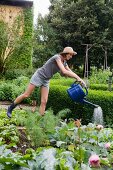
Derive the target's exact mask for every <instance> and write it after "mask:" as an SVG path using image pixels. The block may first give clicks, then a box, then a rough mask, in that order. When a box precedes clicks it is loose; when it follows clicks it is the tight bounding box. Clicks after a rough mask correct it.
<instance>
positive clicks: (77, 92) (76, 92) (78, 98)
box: [67, 83, 99, 107]
mask: <svg viewBox="0 0 113 170" xmlns="http://www.w3.org/2000/svg"><path fill="white" fill-rule="evenodd" d="M67 92H68V95H69V97H70V98H71V99H72V100H73V101H74V102H77V103H85V104H90V105H92V106H94V107H99V106H98V105H96V104H93V103H91V102H89V101H87V100H86V96H87V95H88V90H87V88H86V87H85V92H84V90H83V88H82V86H81V85H80V84H76V83H73V84H72V85H71V87H70V88H69V89H67Z"/></svg>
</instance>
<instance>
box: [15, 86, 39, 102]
mask: <svg viewBox="0 0 113 170" xmlns="http://www.w3.org/2000/svg"><path fill="white" fill-rule="evenodd" d="M35 87H36V86H35V85H33V84H29V85H28V87H27V89H26V91H25V92H24V93H23V94H21V95H20V96H18V97H17V98H16V99H15V101H14V103H15V104H19V103H20V102H21V101H23V100H24V99H25V98H28V97H29V96H30V95H31V94H32V92H33V91H34V89H35Z"/></svg>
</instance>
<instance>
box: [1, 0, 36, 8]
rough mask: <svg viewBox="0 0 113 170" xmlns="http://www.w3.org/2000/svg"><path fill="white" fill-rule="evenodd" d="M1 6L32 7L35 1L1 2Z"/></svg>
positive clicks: (7, 0)
mask: <svg viewBox="0 0 113 170" xmlns="http://www.w3.org/2000/svg"><path fill="white" fill-rule="evenodd" d="M0 5H12V6H23V7H32V6H33V0H0Z"/></svg>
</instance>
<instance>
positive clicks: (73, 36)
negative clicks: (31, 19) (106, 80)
mask: <svg viewBox="0 0 113 170" xmlns="http://www.w3.org/2000/svg"><path fill="white" fill-rule="evenodd" d="M50 2H51V6H50V13H49V15H48V16H46V25H48V27H49V29H47V27H46V28H45V29H46V30H45V29H44V23H45V19H42V20H41V21H42V23H39V24H38V28H39V27H40V25H42V26H43V32H42V33H41V34H40V37H42V36H43V35H44V34H45V31H46V33H47V34H46V37H43V40H42V42H46V45H47V47H48V49H52V50H53V49H54V50H53V51H55V50H56V51H60V50H61V49H62V48H63V47H65V46H72V47H73V48H74V49H75V50H77V52H78V55H79V59H81V61H82V63H83V62H84V55H85V46H83V44H92V45H93V48H91V50H90V51H89V54H90V55H89V59H90V60H89V61H90V64H92V65H97V66H99V63H100V64H101V65H103V64H104V57H105V56H104V55H105V54H104V51H103V49H105V48H106V49H107V52H108V53H107V54H108V65H109V66H110V64H111V63H112V62H113V57H112V52H113V22H112V21H113V0H108V1H107V0H93V1H91V0H71V1H70V0H50ZM40 19H41V18H40ZM50 30H52V32H51V31H50ZM50 33H51V36H50ZM47 37H48V38H47ZM50 39H51V40H52V41H51V42H55V43H53V44H51V43H49V42H50V41H49V40H50ZM53 40H54V41H53ZM37 42H38V45H40V41H37ZM50 44H51V45H50ZM55 48H56V49H55ZM73 64H74V62H73Z"/></svg>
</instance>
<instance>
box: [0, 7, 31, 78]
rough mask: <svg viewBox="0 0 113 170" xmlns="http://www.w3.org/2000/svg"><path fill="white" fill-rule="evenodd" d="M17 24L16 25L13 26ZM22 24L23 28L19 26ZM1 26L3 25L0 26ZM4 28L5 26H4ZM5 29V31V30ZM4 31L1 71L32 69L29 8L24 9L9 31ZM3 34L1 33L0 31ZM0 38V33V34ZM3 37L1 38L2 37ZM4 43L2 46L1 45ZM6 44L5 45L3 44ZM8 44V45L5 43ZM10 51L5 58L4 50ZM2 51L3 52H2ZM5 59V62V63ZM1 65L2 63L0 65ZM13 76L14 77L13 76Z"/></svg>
mask: <svg viewBox="0 0 113 170" xmlns="http://www.w3.org/2000/svg"><path fill="white" fill-rule="evenodd" d="M15 23H17V24H18V25H17V24H15ZM23 23H24V26H23V25H21V24H23ZM2 25H3V24H2ZM4 27H6V26H4ZM20 27H22V28H23V30H22V31H23V34H20V33H19V31H20ZM6 28H7V29H6ZM6 28H5V29H3V30H4V36H5V37H6V38H5V37H4V38H0V39H1V40H2V39H4V41H2V46H4V47H2V46H1V47H2V48H1V49H2V52H1V54H2V55H3V56H1V57H2V58H4V59H5V60H4V61H3V64H4V65H3V69H4V70H3V71H1V73H2V72H5V71H6V70H10V69H11V70H13V69H18V68H19V69H25V68H31V67H32V47H33V46H32V36H33V12H32V9H31V8H26V9H24V12H23V14H21V15H20V16H18V17H17V18H16V21H15V22H14V26H12V28H10V29H9V27H6ZM2 34H3V31H2ZM0 37H1V33H0ZM2 37H3V36H2ZM3 42H4V44H3ZM5 42H6V43H5ZM7 42H8V43H7ZM7 44H9V46H7ZM7 48H9V49H10V53H8V55H7V56H5V52H6V49H7ZM3 50H4V51H3ZM6 59H7V61H6ZM0 63H1V62H0ZM1 64H2V63H1ZM6 68H7V69H6ZM14 76H15V75H14Z"/></svg>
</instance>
